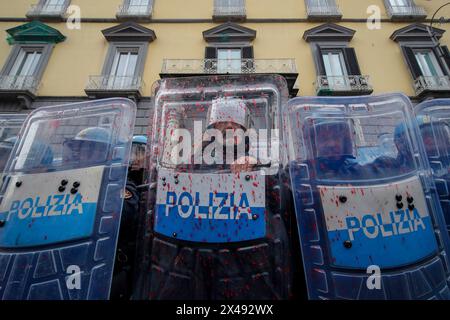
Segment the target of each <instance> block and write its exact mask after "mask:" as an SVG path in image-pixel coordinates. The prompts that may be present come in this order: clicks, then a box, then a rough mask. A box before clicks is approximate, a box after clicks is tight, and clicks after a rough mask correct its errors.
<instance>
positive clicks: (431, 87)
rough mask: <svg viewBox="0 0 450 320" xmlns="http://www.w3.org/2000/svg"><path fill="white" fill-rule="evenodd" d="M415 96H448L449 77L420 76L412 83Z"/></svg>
mask: <svg viewBox="0 0 450 320" xmlns="http://www.w3.org/2000/svg"><path fill="white" fill-rule="evenodd" d="M413 86H414V90H415V92H416V96H417V97H419V98H422V97H425V96H427V97H428V96H433V97H439V96H448V94H449V93H450V77H449V76H433V77H425V76H420V77H418V78H417V79H416V80H414V83H413Z"/></svg>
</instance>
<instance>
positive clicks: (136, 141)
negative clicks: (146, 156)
mask: <svg viewBox="0 0 450 320" xmlns="http://www.w3.org/2000/svg"><path fill="white" fill-rule="evenodd" d="M133 144H147V137H146V136H134V137H133Z"/></svg>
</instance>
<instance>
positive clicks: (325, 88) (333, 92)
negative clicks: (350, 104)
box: [315, 75, 373, 96]
mask: <svg viewBox="0 0 450 320" xmlns="http://www.w3.org/2000/svg"><path fill="white" fill-rule="evenodd" d="M315 86H316V92H317V95H318V96H341V95H350V96H351V95H368V94H371V93H372V92H373V88H372V86H371V85H370V83H369V76H360V75H357V76H318V77H317V81H316V83H315Z"/></svg>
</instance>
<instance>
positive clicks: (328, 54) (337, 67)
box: [322, 50, 347, 87]
mask: <svg viewBox="0 0 450 320" xmlns="http://www.w3.org/2000/svg"><path fill="white" fill-rule="evenodd" d="M322 59H323V64H324V67H325V73H326V75H327V79H328V83H329V85H330V86H331V87H337V86H345V82H346V75H347V70H346V67H345V58H344V54H343V52H342V51H340V50H339V51H324V52H322Z"/></svg>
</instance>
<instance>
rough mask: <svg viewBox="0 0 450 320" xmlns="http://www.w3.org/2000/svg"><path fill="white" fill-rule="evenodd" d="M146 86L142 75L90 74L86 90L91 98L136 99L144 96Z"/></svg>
mask: <svg viewBox="0 0 450 320" xmlns="http://www.w3.org/2000/svg"><path fill="white" fill-rule="evenodd" d="M144 86H145V84H144V82H143V81H142V79H141V77H129V76H90V77H89V81H88V84H87V86H86V89H85V90H84V91H85V92H86V94H87V95H88V96H89V97H91V98H108V97H126V98H131V99H134V100H136V99H139V98H140V97H142V92H143V89H144Z"/></svg>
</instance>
